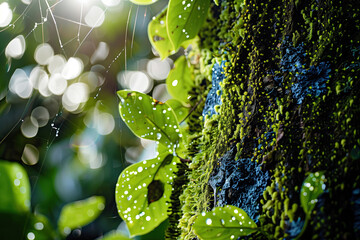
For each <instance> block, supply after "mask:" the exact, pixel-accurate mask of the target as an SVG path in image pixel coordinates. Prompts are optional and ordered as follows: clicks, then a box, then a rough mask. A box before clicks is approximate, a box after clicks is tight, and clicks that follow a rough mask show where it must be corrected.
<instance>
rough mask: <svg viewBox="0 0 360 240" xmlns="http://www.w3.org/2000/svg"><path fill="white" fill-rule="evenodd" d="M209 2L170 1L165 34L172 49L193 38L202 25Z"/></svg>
mask: <svg viewBox="0 0 360 240" xmlns="http://www.w3.org/2000/svg"><path fill="white" fill-rule="evenodd" d="M209 6H210V0H170V2H169V6H168V12H167V15H166V23H167V33H168V36H169V38H170V41H171V43H172V45H173V48H174V49H175V50H177V49H178V48H179V47H180V46H181V44H182V43H183V42H184V41H186V40H189V39H192V38H194V37H195V36H196V35H197V34H198V32H199V30H200V28H201V26H202V24H203V23H204V21H205V19H206V17H207V12H208V9H209Z"/></svg>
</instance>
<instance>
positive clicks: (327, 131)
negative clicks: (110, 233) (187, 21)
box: [168, 0, 360, 239]
mask: <svg viewBox="0 0 360 240" xmlns="http://www.w3.org/2000/svg"><path fill="white" fill-rule="evenodd" d="M359 40H360V2H359V1H357V0H352V1H351V0H349V1H331V0H312V1H301V0H296V1H295V0H289V1H274V0H266V1H265V0H246V1H241V0H226V1H225V0H224V1H220V4H219V6H216V5H215V4H212V6H211V9H210V13H209V18H208V20H207V23H206V24H205V25H204V27H203V28H202V30H201V32H200V40H199V44H198V46H196V47H193V49H192V50H191V51H190V52H189V54H188V59H189V60H190V61H191V63H192V64H193V65H194V66H195V68H194V71H193V76H194V78H195V82H196V84H195V85H196V86H195V87H194V88H193V89H192V90H191V91H190V95H191V96H192V98H191V103H192V106H196V107H194V109H195V110H193V111H192V114H191V115H190V117H189V118H188V119H187V123H188V130H189V132H190V134H189V136H188V143H189V144H188V146H187V150H188V159H190V160H191V163H190V164H189V165H187V164H186V163H184V164H182V165H181V167H180V171H179V173H178V175H179V177H178V178H177V179H176V180H175V186H174V187H175V189H176V190H175V191H174V192H173V196H172V210H173V213H172V215H171V216H170V222H171V227H170V229H169V230H168V236H169V237H171V238H174V237H175V236H177V237H181V238H184V239H196V235H195V234H194V231H193V228H192V226H193V223H194V221H195V219H196V217H197V216H198V215H199V214H201V213H202V212H203V211H210V210H211V209H212V208H213V207H215V206H224V205H235V206H237V207H239V208H241V209H243V210H245V212H247V214H248V215H249V216H250V217H251V218H252V219H253V220H254V221H255V222H256V223H257V225H258V226H259V227H260V228H261V229H262V230H261V231H257V232H256V233H253V234H251V235H250V236H247V238H252V239H267V238H268V239H284V238H286V239H293V238H296V237H299V238H301V239H357V238H360V235H359V231H360V227H359V226H360V225H359V223H360V212H359V211H360V186H359V183H360V182H359V170H360V168H359V167H360V164H359V158H360V136H359V134H360V133H359V132H360V113H359V111H360V102H359V96H360V95H359V91H360V90H359V89H360V88H359V87H360V86H359V79H358V76H359V69H360V68H359V67H360V41H359ZM311 173H316V174H320V173H321V174H324V176H325V178H323V179H322V181H323V183H324V184H323V186H322V191H321V192H322V193H321V194H320V195H319V196H318V197H316V198H314V199H311V198H310V199H309V201H310V200H311V202H309V203H307V204H308V205H309V206H310V205H312V207H311V211H310V212H306V211H305V209H304V208H306V207H305V206H304V204H301V201H300V198H301V196H300V193H302V194H304V189H305V187H307V186H309V187H308V189H307V190H306V191H308V192H309V193H311V191H313V190H312V189H311V184H309V183H305V185H303V183H304V180H305V179H306V178H307V177H308V176H309V175H310V174H311ZM184 174H186V175H184ZM311 176H313V175H311ZM302 187H303V190H302ZM219 239H221V237H220V238H219Z"/></svg>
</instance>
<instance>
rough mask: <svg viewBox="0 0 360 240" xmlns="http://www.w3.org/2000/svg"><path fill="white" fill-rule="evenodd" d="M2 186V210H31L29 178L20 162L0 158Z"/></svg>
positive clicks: (9, 211) (11, 211)
mask: <svg viewBox="0 0 360 240" xmlns="http://www.w3.org/2000/svg"><path fill="white" fill-rule="evenodd" d="M0 186H1V191H2V193H1V194H0V212H8V213H24V212H28V211H30V183H29V178H28V175H27V173H26V171H25V169H24V168H23V167H22V166H21V165H20V164H18V163H12V162H6V161H3V160H0Z"/></svg>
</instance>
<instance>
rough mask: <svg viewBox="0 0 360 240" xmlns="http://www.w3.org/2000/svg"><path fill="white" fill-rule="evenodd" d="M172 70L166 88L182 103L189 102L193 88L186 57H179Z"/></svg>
mask: <svg viewBox="0 0 360 240" xmlns="http://www.w3.org/2000/svg"><path fill="white" fill-rule="evenodd" d="M174 65H175V66H174V68H173V69H171V71H170V73H169V75H168V77H167V79H166V87H167V90H168V92H169V93H170V94H171V96H172V97H173V98H175V99H177V100H179V101H180V102H182V103H188V102H189V98H188V97H189V94H188V92H189V90H190V89H191V88H192V86H193V80H192V76H191V71H190V67H189V66H188V64H187V61H186V57H185V56H181V57H179V58H178V59H177V60H176V61H175V64H174Z"/></svg>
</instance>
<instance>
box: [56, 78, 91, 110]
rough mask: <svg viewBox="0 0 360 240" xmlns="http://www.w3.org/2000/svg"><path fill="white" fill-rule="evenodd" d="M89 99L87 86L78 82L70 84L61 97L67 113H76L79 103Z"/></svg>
mask: <svg viewBox="0 0 360 240" xmlns="http://www.w3.org/2000/svg"><path fill="white" fill-rule="evenodd" d="M88 98H89V87H88V85H87V84H85V83H82V82H78V83H73V84H71V85H70V86H69V87H68V88H67V89H66V91H65V93H64V95H63V97H62V104H63V106H64V108H65V109H66V110H68V111H69V112H74V111H76V110H77V109H78V108H79V106H80V104H81V103H85V102H86V101H87V100H88Z"/></svg>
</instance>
